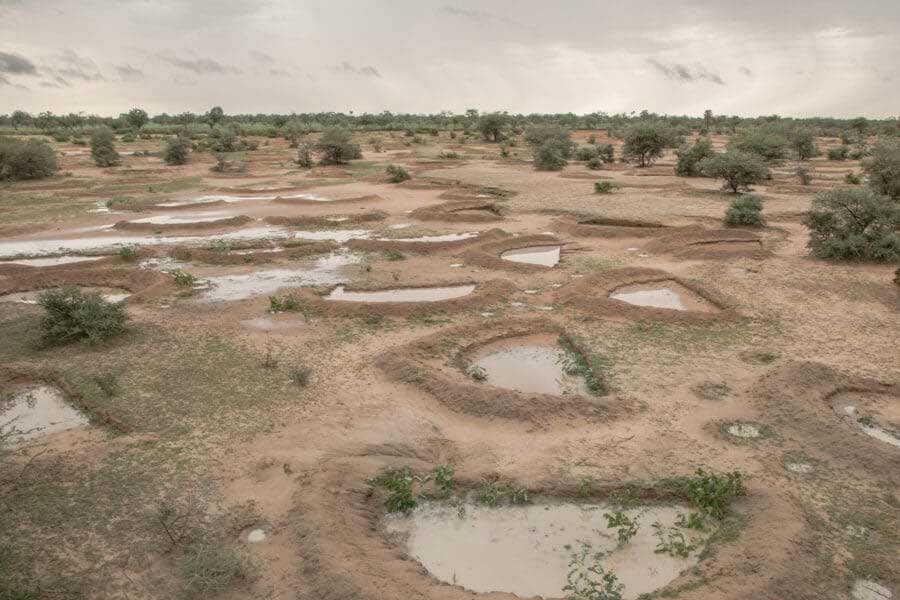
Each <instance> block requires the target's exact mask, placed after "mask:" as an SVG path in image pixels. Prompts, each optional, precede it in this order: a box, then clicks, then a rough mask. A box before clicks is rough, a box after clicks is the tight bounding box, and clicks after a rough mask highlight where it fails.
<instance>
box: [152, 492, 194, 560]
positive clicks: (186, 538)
mask: <svg viewBox="0 0 900 600" xmlns="http://www.w3.org/2000/svg"><path fill="white" fill-rule="evenodd" d="M198 515H199V510H198V509H197V507H196V506H195V504H194V503H193V502H192V501H189V502H188V503H187V504H176V503H175V502H174V501H172V500H169V499H165V500H160V501H159V502H158V503H157V505H156V522H157V524H159V527H160V529H162V532H163V534H164V535H165V537H166V539H167V540H168V542H169V545H170V547H169V550H172V549H173V548H176V547H178V546H183V545H184V544H187V543H189V542H191V541H192V540H193V539H194V538H195V537H196V535H197V534H198V530H197V519H198Z"/></svg>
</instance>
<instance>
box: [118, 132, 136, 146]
mask: <svg viewBox="0 0 900 600" xmlns="http://www.w3.org/2000/svg"><path fill="white" fill-rule="evenodd" d="M136 139H137V138H136V137H135V136H134V134H133V133H131V132H130V131H129V132H127V133H125V134H123V135H122V141H123V142H125V143H126V144H130V143H131V142H133V141H135V140H136Z"/></svg>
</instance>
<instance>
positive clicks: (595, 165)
mask: <svg viewBox="0 0 900 600" xmlns="http://www.w3.org/2000/svg"><path fill="white" fill-rule="evenodd" d="M587 168H588V169H590V170H591V171H599V170H600V169H602V168H603V160H601V159H599V158H596V157H595V158H592V159H591V160H589V161H588V163H587Z"/></svg>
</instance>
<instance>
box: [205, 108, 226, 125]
mask: <svg viewBox="0 0 900 600" xmlns="http://www.w3.org/2000/svg"><path fill="white" fill-rule="evenodd" d="M223 120H225V111H224V110H222V107H221V106H213V107H212V108H211V109H209V112H208V113H206V121H207V122H208V123H209V124H210V125H212V126H213V127H215V126H216V125H218V124H219V123H221V122H222V121H223Z"/></svg>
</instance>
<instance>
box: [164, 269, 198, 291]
mask: <svg viewBox="0 0 900 600" xmlns="http://www.w3.org/2000/svg"><path fill="white" fill-rule="evenodd" d="M169 275H171V276H172V279H174V280H175V285H178V286H181V287H191V286H193V285H194V282H195V281H196V280H197V278H196V277H194V276H193V275H191V274H190V273H188V272H187V271H183V270H181V269H173V270H172V271H169Z"/></svg>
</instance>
